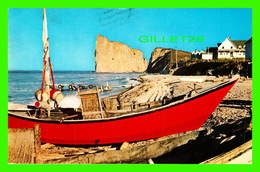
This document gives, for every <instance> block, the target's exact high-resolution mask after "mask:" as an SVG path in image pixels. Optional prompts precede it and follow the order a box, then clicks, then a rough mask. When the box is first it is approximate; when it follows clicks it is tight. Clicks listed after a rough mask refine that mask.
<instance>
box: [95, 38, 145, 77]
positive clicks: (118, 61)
mask: <svg viewBox="0 0 260 172" xmlns="http://www.w3.org/2000/svg"><path fill="white" fill-rule="evenodd" d="M95 59H96V72H111V73H128V72H129V73H130V72H144V71H145V70H146V68H147V60H146V59H145V58H144V57H143V53H142V51H140V50H137V49H133V48H130V47H128V46H127V45H125V44H123V43H121V42H114V41H109V40H108V39H107V38H106V37H104V36H101V35H98V36H97V41H96V51H95Z"/></svg>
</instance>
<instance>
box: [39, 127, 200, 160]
mask: <svg viewBox="0 0 260 172" xmlns="http://www.w3.org/2000/svg"><path fill="white" fill-rule="evenodd" d="M199 133H200V132H198V131H196V132H191V133H189V134H187V135H184V136H182V137H178V138H172V139H167V140H162V141H158V142H155V143H152V144H149V145H143V146H139V147H134V148H131V149H123V150H115V151H107V152H100V153H95V154H86V155H79V156H74V157H66V158H59V159H53V160H46V161H45V162H43V163H45V164H97V163H116V162H129V161H137V160H143V159H150V158H156V157H158V156H161V155H163V154H165V153H167V152H170V151H172V150H173V149H174V148H176V147H178V146H181V145H183V144H186V143H188V141H189V140H194V139H196V138H197V137H198V136H199Z"/></svg>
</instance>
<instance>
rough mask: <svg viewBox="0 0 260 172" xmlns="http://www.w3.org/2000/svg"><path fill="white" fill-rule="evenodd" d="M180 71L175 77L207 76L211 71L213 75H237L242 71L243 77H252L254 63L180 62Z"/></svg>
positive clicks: (237, 61)
mask: <svg viewBox="0 0 260 172" xmlns="http://www.w3.org/2000/svg"><path fill="white" fill-rule="evenodd" d="M178 65H179V67H180V68H179V69H177V70H176V71H175V72H174V75H207V74H209V71H211V73H212V75H228V74H230V73H231V71H232V73H233V74H237V73H238V71H239V70H240V75H241V76H248V77H252V62H251V61H245V60H214V61H202V60H189V61H180V62H179V63H178Z"/></svg>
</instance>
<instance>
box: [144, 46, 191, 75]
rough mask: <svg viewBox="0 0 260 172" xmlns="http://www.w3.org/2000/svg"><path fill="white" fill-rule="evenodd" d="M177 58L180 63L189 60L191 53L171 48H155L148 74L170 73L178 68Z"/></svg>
mask: <svg viewBox="0 0 260 172" xmlns="http://www.w3.org/2000/svg"><path fill="white" fill-rule="evenodd" d="M176 51H177V52H176ZM176 56H177V61H178V62H179V61H180V60H189V59H190V58H191V53H190V52H187V51H181V50H175V49H171V48H155V49H154V51H153V52H152V54H151V57H150V61H149V65H148V67H147V70H146V72H147V73H170V71H171V70H172V69H174V68H175V66H176Z"/></svg>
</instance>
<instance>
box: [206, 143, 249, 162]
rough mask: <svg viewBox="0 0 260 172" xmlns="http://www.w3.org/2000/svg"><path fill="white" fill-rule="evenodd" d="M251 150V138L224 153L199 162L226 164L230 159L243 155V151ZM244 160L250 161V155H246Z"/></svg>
mask: <svg viewBox="0 0 260 172" xmlns="http://www.w3.org/2000/svg"><path fill="white" fill-rule="evenodd" d="M250 150H252V140H250V141H248V142H246V143H244V144H243V145H241V146H239V147H237V148H235V149H233V150H231V151H229V152H227V153H225V154H221V155H218V156H216V157H213V158H211V159H209V160H207V161H204V162H202V163H201V164H227V163H232V161H233V160H234V159H235V158H237V157H239V156H241V155H243V154H244V153H246V152H248V151H250ZM244 161H249V162H247V163H252V157H248V158H247V159H244Z"/></svg>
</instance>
